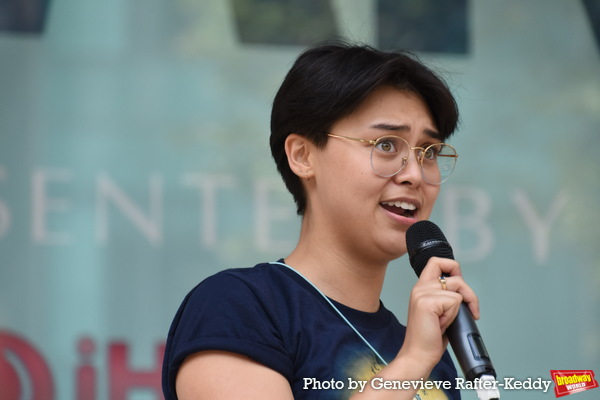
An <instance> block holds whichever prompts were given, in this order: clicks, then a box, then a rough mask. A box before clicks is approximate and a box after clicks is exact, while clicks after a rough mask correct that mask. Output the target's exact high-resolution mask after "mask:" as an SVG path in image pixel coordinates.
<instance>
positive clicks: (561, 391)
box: [550, 370, 598, 397]
mask: <svg viewBox="0 0 600 400" xmlns="http://www.w3.org/2000/svg"><path fill="white" fill-rule="evenodd" d="M550 374H551V375H552V380H553V381H554V394H556V397H561V396H566V395H568V394H573V393H577V392H581V391H583V390H589V389H593V388H597V387H598V381H596V379H595V378H594V371H592V370H551V371H550Z"/></svg>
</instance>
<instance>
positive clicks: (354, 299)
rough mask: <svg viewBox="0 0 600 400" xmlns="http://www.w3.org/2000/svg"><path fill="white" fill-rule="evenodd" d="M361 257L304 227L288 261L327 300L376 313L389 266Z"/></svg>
mask: <svg viewBox="0 0 600 400" xmlns="http://www.w3.org/2000/svg"><path fill="white" fill-rule="evenodd" d="M357 253H358V252H352V246H347V248H345V246H343V245H340V244H339V243H335V240H333V239H329V240H328V239H327V238H326V237H323V235H320V237H317V236H315V235H309V234H308V233H307V227H305V225H304V223H303V228H302V232H301V234H300V240H299V241H298V245H297V246H296V248H295V249H294V251H293V252H292V253H291V254H290V255H289V256H288V257H286V259H285V260H286V264H288V265H289V266H290V267H292V268H294V269H295V270H297V271H298V272H300V273H301V274H302V275H304V276H305V277H306V278H307V279H308V280H310V281H311V282H312V283H313V284H314V285H315V286H317V287H318V288H319V290H321V291H322V292H323V293H324V294H325V295H326V296H327V297H329V298H331V299H333V300H335V301H337V302H339V303H342V304H344V305H346V306H348V307H351V308H354V309H356V310H360V311H365V312H375V311H377V310H378V309H379V305H380V301H379V298H380V296H381V290H382V288H383V281H384V278H385V272H386V270H387V262H385V261H379V262H378V261H375V260H372V259H369V258H367V257H364V256H362V257H361V255H359V254H357Z"/></svg>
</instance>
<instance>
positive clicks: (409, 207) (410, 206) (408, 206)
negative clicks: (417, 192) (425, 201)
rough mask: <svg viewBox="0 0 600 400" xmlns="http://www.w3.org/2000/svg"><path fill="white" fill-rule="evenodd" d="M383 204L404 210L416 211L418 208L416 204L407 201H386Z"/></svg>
mask: <svg viewBox="0 0 600 400" xmlns="http://www.w3.org/2000/svg"><path fill="white" fill-rule="evenodd" d="M383 204H385V205H388V206H394V207H398V208H402V209H403V210H410V211H414V210H416V209H417V207H416V206H415V205H414V204H410V203H407V202H405V201H395V202H390V201H384V202H383Z"/></svg>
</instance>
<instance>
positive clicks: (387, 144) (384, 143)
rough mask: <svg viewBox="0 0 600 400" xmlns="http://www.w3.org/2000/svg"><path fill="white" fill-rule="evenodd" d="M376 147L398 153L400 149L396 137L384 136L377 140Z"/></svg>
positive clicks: (383, 150)
mask: <svg viewBox="0 0 600 400" xmlns="http://www.w3.org/2000/svg"><path fill="white" fill-rule="evenodd" d="M375 148H376V149H377V150H379V151H381V152H383V153H397V152H398V151H399V146H398V140H397V139H394V138H382V139H379V140H377V143H375Z"/></svg>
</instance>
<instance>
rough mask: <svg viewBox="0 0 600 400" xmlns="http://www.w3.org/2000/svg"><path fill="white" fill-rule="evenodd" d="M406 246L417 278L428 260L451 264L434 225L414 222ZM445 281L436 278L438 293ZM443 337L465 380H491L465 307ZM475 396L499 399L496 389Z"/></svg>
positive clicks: (491, 370) (492, 372) (485, 356)
mask: <svg viewBox="0 0 600 400" xmlns="http://www.w3.org/2000/svg"><path fill="white" fill-rule="evenodd" d="M406 246H407V249H408V254H409V258H410V264H411V266H412V267H413V269H414V271H415V273H416V274H417V276H421V272H422V271H423V269H424V268H425V266H426V264H427V262H428V261H429V259H430V258H432V257H440V258H442V259H451V260H454V254H453V252H452V247H451V246H450V244H449V243H448V242H447V240H446V237H445V236H444V234H443V233H442V231H441V230H440V229H439V228H438V227H437V225H435V224H434V223H433V222H430V221H420V222H417V223H415V224H414V225H412V226H411V227H410V228H409V229H408V231H407V232H406ZM449 268H451V267H449ZM448 277H449V275H447V274H442V275H441V276H440V277H439V280H440V285H441V288H442V289H446V286H447V285H448V281H447V280H446V278H448ZM448 322H449V321H448ZM440 324H441V325H442V327H445V321H443V320H440ZM445 333H446V336H447V338H448V340H449V342H450V345H451V346H452V349H453V351H454V354H455V356H456V359H457V360H458V363H459V365H460V367H461V369H462V371H463V373H464V375H465V378H466V379H467V380H469V381H474V380H475V379H481V380H495V377H496V371H495V370H494V366H493V365H492V361H491V359H490V356H489V354H488V352H487V350H486V348H485V345H484V343H483V339H482V337H481V334H480V333H479V330H478V328H477V325H476V324H475V321H474V320H473V316H472V315H471V311H470V310H469V307H468V305H467V304H466V303H464V302H463V303H461V304H460V309H459V310H458V314H457V316H456V318H455V319H454V321H453V322H452V323H450V324H449V325H448V327H447V328H446V330H445ZM477 394H478V396H479V398H480V399H482V400H484V399H486V400H492V399H499V398H500V395H499V393H498V390H497V389H496V390H483V389H482V390H477Z"/></svg>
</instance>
